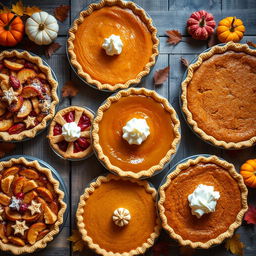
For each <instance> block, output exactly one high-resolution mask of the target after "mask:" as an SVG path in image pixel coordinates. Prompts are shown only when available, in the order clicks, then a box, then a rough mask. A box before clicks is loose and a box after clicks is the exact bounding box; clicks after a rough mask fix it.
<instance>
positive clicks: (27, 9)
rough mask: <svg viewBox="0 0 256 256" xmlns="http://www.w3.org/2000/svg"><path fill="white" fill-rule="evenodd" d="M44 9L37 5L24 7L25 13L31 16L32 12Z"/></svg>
mask: <svg viewBox="0 0 256 256" xmlns="http://www.w3.org/2000/svg"><path fill="white" fill-rule="evenodd" d="M41 11H42V10H41V9H40V8H38V7H37V6H31V7H30V6H28V7H25V8H24V14H27V15H28V16H31V15H32V14H34V13H36V12H41Z"/></svg>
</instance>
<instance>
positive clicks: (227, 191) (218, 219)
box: [158, 156, 248, 249]
mask: <svg viewBox="0 0 256 256" xmlns="http://www.w3.org/2000/svg"><path fill="white" fill-rule="evenodd" d="M159 193H160V199H159V202H158V207H159V212H160V217H161V220H162V225H163V227H164V229H166V230H167V231H168V233H169V235H170V236H171V237H172V238H174V239H176V240H178V241H179V243H180V244H181V245H183V246H187V245H188V246H191V247H193V248H198V247H200V248H204V249H207V248H209V247H210V246H212V245H215V244H220V243H221V242H222V241H223V240H224V239H226V238H228V237H231V236H232V235H233V233H234V230H235V229H236V228H238V227H239V226H240V225H241V223H242V219H243V216H244V213H245V212H246V211H247V208H248V207H247V188H246V186H245V184H244V182H243V178H242V176H241V175H240V174H238V173H237V172H236V170H235V168H234V166H233V165H232V164H230V163H228V162H226V161H224V160H220V159H219V158H217V157H216V156H210V157H203V156H199V157H197V158H196V159H194V160H193V159H190V160H188V161H186V162H184V163H181V164H179V165H178V166H177V167H176V168H175V170H174V171H173V172H172V173H170V174H169V175H168V176H167V178H166V181H165V183H164V184H163V185H162V186H161V187H160V188H159Z"/></svg>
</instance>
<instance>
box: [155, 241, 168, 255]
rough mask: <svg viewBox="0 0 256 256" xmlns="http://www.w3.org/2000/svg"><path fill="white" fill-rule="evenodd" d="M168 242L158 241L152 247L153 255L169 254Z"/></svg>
mask: <svg viewBox="0 0 256 256" xmlns="http://www.w3.org/2000/svg"><path fill="white" fill-rule="evenodd" d="M169 246H170V245H169V243H167V242H165V241H160V242H157V243H155V244H154V246H153V247H152V253H153V256H169Z"/></svg>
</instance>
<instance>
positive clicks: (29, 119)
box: [23, 116, 36, 128]
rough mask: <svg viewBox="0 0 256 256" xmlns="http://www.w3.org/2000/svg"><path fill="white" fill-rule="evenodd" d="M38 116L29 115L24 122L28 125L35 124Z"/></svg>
mask: <svg viewBox="0 0 256 256" xmlns="http://www.w3.org/2000/svg"><path fill="white" fill-rule="evenodd" d="M35 121H36V118H35V117H34V116H28V117H27V118H26V119H25V120H24V121H23V122H24V123H25V124H26V127H27V128H29V127H32V126H35V125H36V124H35Z"/></svg>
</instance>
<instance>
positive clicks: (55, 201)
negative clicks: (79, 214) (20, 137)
mask: <svg viewBox="0 0 256 256" xmlns="http://www.w3.org/2000/svg"><path fill="white" fill-rule="evenodd" d="M0 187H1V191H0V249H1V250H2V251H11V252H12V253H13V254H23V253H33V252H34V251H35V250H36V249H39V248H44V247H46V245H47V243H48V242H50V241H51V240H53V237H54V236H55V235H56V234H58V233H59V227H60V225H61V224H62V223H63V215H64V212H65V210H66V204H65V203H64V202H63V198H64V193H63V191H61V190H60V189H59V182H58V181H57V180H55V179H54V178H53V176H52V174H51V171H50V170H49V169H47V168H44V167H42V166H41V165H40V164H39V163H38V162H37V161H33V162H30V161H27V160H26V159H25V158H23V157H21V158H17V159H15V158H12V159H11V160H9V161H4V162H1V163H0Z"/></svg>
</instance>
